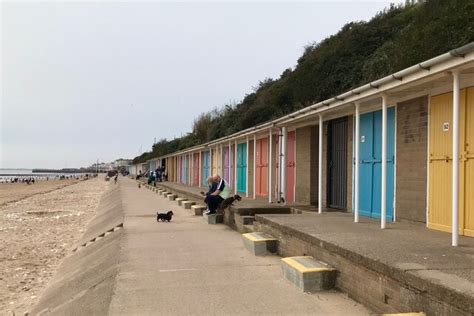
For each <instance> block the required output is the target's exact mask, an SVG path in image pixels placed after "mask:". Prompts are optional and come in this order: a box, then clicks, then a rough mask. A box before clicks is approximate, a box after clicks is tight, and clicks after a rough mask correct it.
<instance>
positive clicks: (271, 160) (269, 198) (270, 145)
mask: <svg viewBox="0 0 474 316" xmlns="http://www.w3.org/2000/svg"><path fill="white" fill-rule="evenodd" d="M272 136H273V135H272V129H270V131H269V132H268V147H269V148H268V203H272V168H273V155H272V150H273V144H272V142H273V137H272Z"/></svg>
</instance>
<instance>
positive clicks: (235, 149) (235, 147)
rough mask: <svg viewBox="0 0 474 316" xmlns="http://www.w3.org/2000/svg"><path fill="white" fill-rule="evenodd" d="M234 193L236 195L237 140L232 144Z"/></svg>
mask: <svg viewBox="0 0 474 316" xmlns="http://www.w3.org/2000/svg"><path fill="white" fill-rule="evenodd" d="M234 161H235V163H234V183H235V186H234V193H235V194H237V140H236V141H235V142H234Z"/></svg>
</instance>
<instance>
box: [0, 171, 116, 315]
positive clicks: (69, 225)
mask: <svg viewBox="0 0 474 316" xmlns="http://www.w3.org/2000/svg"><path fill="white" fill-rule="evenodd" d="M109 185H114V184H113V183H109V182H105V181H104V180H103V179H102V178H99V179H98V178H96V179H92V180H87V181H76V180H62V181H47V182H46V181H45V182H42V183H37V184H35V185H29V186H28V185H26V184H1V185H0V315H24V313H25V312H27V311H29V310H31V307H32V306H34V304H35V303H36V301H37V300H38V298H39V295H40V294H41V291H42V290H43V289H44V288H45V287H46V285H47V283H48V281H49V280H50V279H51V277H52V276H53V275H54V272H55V271H56V269H57V267H58V266H59V264H60V263H61V261H62V259H63V258H64V257H65V256H66V255H67V254H68V252H69V251H70V250H71V247H72V245H73V244H74V242H75V241H76V240H78V239H79V238H80V236H81V235H82V234H83V232H84V228H85V227H86V225H87V223H88V222H89V221H90V220H91V219H92V218H93V216H94V214H95V210H96V207H97V205H98V203H99V199H100V196H101V195H102V193H103V192H104V191H105V190H106V189H107V187H108V186H109Z"/></svg>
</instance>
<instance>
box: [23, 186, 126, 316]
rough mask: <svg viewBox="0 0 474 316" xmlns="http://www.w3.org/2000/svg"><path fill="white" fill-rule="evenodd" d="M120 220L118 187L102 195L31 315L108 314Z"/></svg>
mask: <svg viewBox="0 0 474 316" xmlns="http://www.w3.org/2000/svg"><path fill="white" fill-rule="evenodd" d="M121 223H123V209H122V201H121V198H120V190H119V188H118V186H117V187H114V188H112V189H111V190H109V191H107V192H106V193H104V195H103V196H102V198H101V201H100V203H99V206H98V209H97V215H96V217H95V218H94V219H93V220H92V222H91V223H90V224H89V225H88V228H87V230H86V232H85V233H84V235H83V237H82V238H81V240H80V241H79V243H78V244H77V250H76V251H74V252H72V253H71V255H69V256H68V257H66V259H65V260H64V261H63V262H62V264H61V266H60V267H59V270H58V271H57V272H56V275H55V277H54V278H53V279H52V281H51V282H50V283H49V285H48V288H47V289H46V291H45V292H44V293H43V295H42V296H41V298H40V301H39V302H38V304H37V305H36V306H35V308H34V309H33V310H32V312H31V314H32V315H106V314H107V313H108V309H109V305H110V302H111V299H112V295H113V289H114V285H115V278H116V276H117V273H118V264H119V255H118V254H119V251H120V241H121V239H122V237H123V229H117V228H119V227H120V224H121ZM114 229H115V230H114ZM101 235H102V236H101ZM83 245H85V246H83ZM75 249H76V248H75Z"/></svg>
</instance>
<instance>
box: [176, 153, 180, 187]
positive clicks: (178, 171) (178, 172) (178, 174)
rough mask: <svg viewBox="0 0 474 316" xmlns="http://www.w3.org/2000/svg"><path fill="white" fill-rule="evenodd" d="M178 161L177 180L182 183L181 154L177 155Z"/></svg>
mask: <svg viewBox="0 0 474 316" xmlns="http://www.w3.org/2000/svg"><path fill="white" fill-rule="evenodd" d="M176 162H177V163H176V165H177V167H176V169H177V173H176V175H177V176H178V181H177V182H178V183H181V158H180V156H177V157H176Z"/></svg>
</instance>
